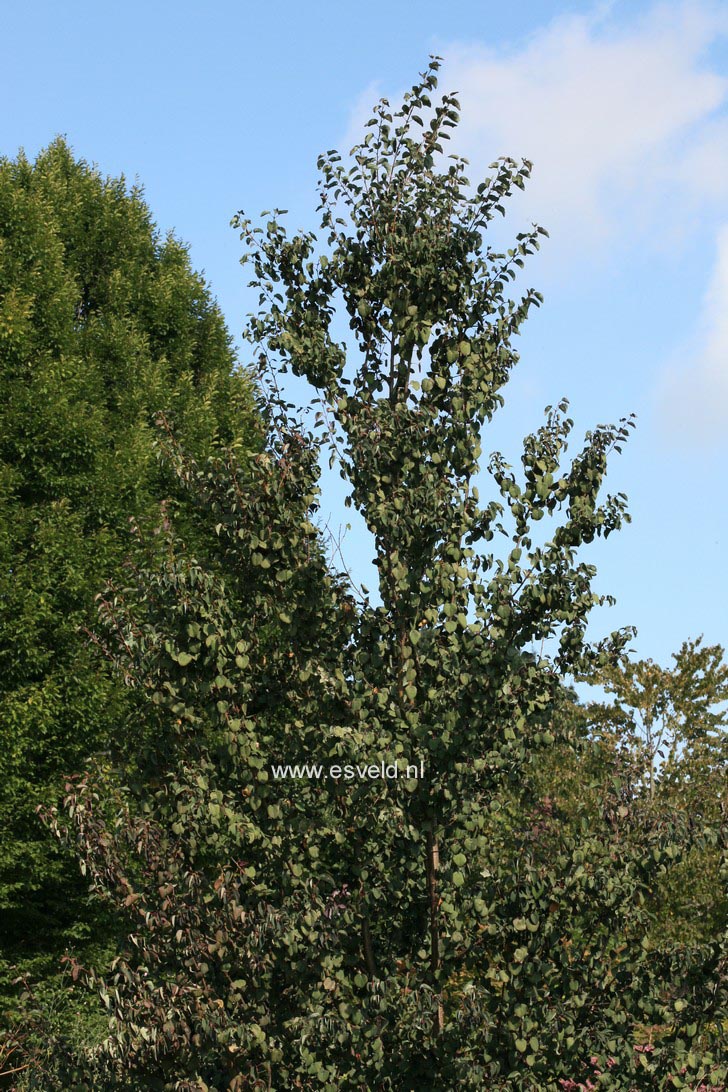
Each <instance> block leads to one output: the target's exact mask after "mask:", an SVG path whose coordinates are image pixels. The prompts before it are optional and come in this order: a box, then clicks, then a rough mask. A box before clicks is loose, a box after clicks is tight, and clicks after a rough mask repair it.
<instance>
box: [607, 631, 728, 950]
mask: <svg viewBox="0 0 728 1092" xmlns="http://www.w3.org/2000/svg"><path fill="white" fill-rule="evenodd" d="M672 658H673V660H674V661H675V664H674V667H672V668H664V667H660V665H659V664H655V663H654V662H653V661H651V660H636V661H635V660H631V659H629V658H625V659H624V660H623V661H622V662H621V663H619V664H616V665H611V666H609V667H607V668H605V669H602V670H601V671H599V672H597V673H596V675H595V676H594V678H593V679H592V680H591V681H593V682H596V683H599V684H601V685H602V686H603V687H604V689H605V690H606V691H607V693H608V694H611V695H614V699H613V701H612V702H609V703H608V702H591V703H590V704H589V709H588V714H587V715H588V718H589V720H590V721H591V723H592V724H593V725H594V727H595V729H597V730H598V731H600V732H601V733H602V734H607V733H611V734H613V735H614V736H618V737H619V738H621V739H622V740H624V741H625V742H626V743H627V745H628V746H629V748H630V750H631V751H632V753H634V754H635V756H639V757H638V759H637V760H638V762H639V763H640V765H641V768H642V775H641V776H642V781H643V783H644V784H645V786H646V790H647V793H648V795H649V797H650V799H651V800H652V802H653V804H654V806H655V808H657V809H660V808H664V807H668V808H670V807H672V808H678V809H680V810H682V811H684V812H685V813H686V815H687V816H689V818H690V822H691V823H693V824H708V825H711V826H713V827H714V828H720V827H721V826H723V825H724V824H725V816H726V802H727V801H726V783H725V770H726V767H727V765H728V749H727V748H728V734H727V733H726V731H725V724H726V709H725V703H726V701H727V700H728V664H726V663H725V662H724V651H723V648H722V647H721V646H720V645H709V646H704V645H703V644H702V639H701V638H698V639H697V640H694V641H685V642H684V643H683V645H682V647H681V648H680V650H679V651H678V652H676V653H674V654H673V657H672ZM724 868H725V857H724V855H723V854H722V853H721V851H720V847H719V846H718V845H712V846H710V845H703V846H695V847H694V848H693V849H692V850H691V851H690V852H689V853H688V854H687V855H686V857H685V858H684V860H683V861H682V862H681V864H680V865H679V866H676V867H675V868H673V869H671V870H670V872H669V874H668V875H666V876H665V877H664V880H663V882H662V883H661V884H659V885H658V888H657V890H656V892H655V898H656V902H657V905H658V907H659V926H658V929H657V930H656V934H655V935H656V938H657V937H662V938H665V939H668V940H671V941H673V942H684V941H685V940H686V939H687V938H688V937H690V938H692V939H693V940H694V941H707V940H708V939H709V938H711V937H715V936H718V935H719V934H720V932H721V929H723V928H725V923H726V921H727V920H728V897H727V895H726V885H725V874H724Z"/></svg>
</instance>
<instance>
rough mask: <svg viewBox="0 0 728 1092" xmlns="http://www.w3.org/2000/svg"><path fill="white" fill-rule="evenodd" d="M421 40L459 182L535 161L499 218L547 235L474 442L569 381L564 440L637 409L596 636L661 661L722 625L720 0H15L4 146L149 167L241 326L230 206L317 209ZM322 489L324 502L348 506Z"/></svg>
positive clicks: (529, 420) (0, 81) (724, 301)
mask: <svg viewBox="0 0 728 1092" xmlns="http://www.w3.org/2000/svg"><path fill="white" fill-rule="evenodd" d="M432 52H435V53H438V54H440V55H442V56H443V57H444V60H445V64H444V68H443V72H442V78H441V87H442V88H443V89H447V90H450V89H452V90H456V91H458V92H460V98H461V103H462V107H463V121H462V125H461V128H460V131H459V136H458V147H457V150H458V151H460V152H462V153H463V154H465V155H466V156H468V158H469V159H470V160H471V164H472V171H471V177H472V178H474V179H475V180H477V176H478V175H479V174H482V173H484V172H485V168H486V167H487V164H488V163H489V162H490V161H491V160H492V159H493V158H495V157H496V156H498V155H504V154H509V155H513V156H521V155H524V156H527V157H528V158H530V159H532V160H533V161H534V176H533V180H532V184H531V186H530V187H529V189H528V191H527V192H526V194H525V195H519V196H518V198H517V199H516V200H514V201H513V202H512V203H511V207H510V210H509V214H508V218H507V221H506V224H507V227H508V229H509V230H511V231H512V233H513V234H515V233H516V232H517V231H519V230H521V229H522V228H523V227H524V226H527V225H528V224H529V223H530V222H531V221H533V220H536V221H538V222H539V223H541V224H543V225H544V226H545V227H547V228H548V229H549V231H550V233H551V239H550V240H549V241H548V242H547V243H546V245H545V248H544V250H543V251H542V252H541V254H540V255H539V256H538V257H537V259H535V260H534V261H533V262H532V263H531V265H530V267H529V269H528V270H527V272H526V274H525V276H524V281H523V284H524V286H525V283H526V282H527V283H528V284H533V285H534V286H535V287H537V288H539V289H540V290H541V291H543V293H544V295H545V303H544V306H543V308H542V309H541V310H540V311H539V312H538V313H536V314H535V315H534V316H533V317H532V318H531V320H530V321H529V325H528V329H527V331H526V332H525V333H524V335H523V337H522V338H521V345H520V350H521V354H522V360H521V363H520V365H519V366H518V369H517V370H516V372H515V373H514V376H513V379H512V381H511V384H510V385H509V388H508V390H507V392H506V403H507V404H506V408H505V410H504V411H503V413H502V416H501V417H500V419H499V420H497V421H496V422H495V423H494V425H493V428H492V430H490V433H489V434H488V435H486V436H485V438H484V447H485V449H486V451H489V450H491V449H492V448H494V447H499V448H502V449H503V450H504V451H506V452H507V453H509V454H510V455H511V456H512V457H513V459H514V460H515V459H517V457H518V444H519V441H520V438H521V437H522V436H523V435H524V434H525V433H526V432H528V431H530V430H532V429H533V428H535V427H537V426H538V425H539V424H540V422H541V419H542V411H543V408H544V406H545V405H547V404H549V403H555V402H557V401H558V400H559V399H560V398H561V397H562V396H563V395H566V396H567V397H569V398H570V400H571V410H572V416H574V418H575V420H576V426H577V427H576V434H577V440H578V438H579V436H578V434H580V433H583V431H584V430H585V429H586V428H589V427H590V426H592V425H594V424H596V423H599V422H602V421H610V420H613V419H615V418H618V417H620V416H623V415H625V414H628V413H630V412H635V413H636V414H637V417H638V428H637V431H636V433H635V434H634V436H633V439H632V440H631V441H630V443H629V445H628V446H627V448H626V449H625V451H624V454H623V455H622V456H621V457H620V458H618V459H616V460H615V461H614V463H613V464H612V469H611V472H610V475H609V479H608V483H609V487H610V488H611V490H612V491H615V492H616V491H624V492H626V493H627V494H628V495H629V498H630V508H631V511H632V516H633V523H632V524H631V525H630V526H629V527H627V528H626V529H625V530H624V531H623V532H621V533H620V534H619V535H618V536H613V537H611V538H610V539H609V540H608V542H606V543H604V544H598V545H597V547H596V548H595V549H593V550H591V551H589V552H588V553H585V555H584V556H585V559H593V560H594V561H595V563H596V564H597V565H598V568H599V575H598V578H597V583H596V588H597V590H599V591H609V592H612V593H613V594H615V595H616V596H617V600H618V604H617V606H616V607H614V608H612V609H611V610H609V611H608V612H603V613H600V615H599V617H598V618H597V619H596V623H597V624H596V625H595V627H594V632H595V635H596V634H597V632H603V631H604V630H606V629H611V628H616V627H617V626H621V625H626V624H635V625H636V626H637V627H638V629H639V635H638V638H637V640H636V641H635V642H634V647H635V648H636V650H637V651H638V653H639V654H640V655H641V656H650V657H652V658H654V659H656V660H658V661H661V662H666V661H667V660H668V659H669V655H670V653H671V652H673V651H676V650H677V648H678V647H679V645H680V644H681V642H682V641H683V640H684V639H686V638H688V637H692V636H697V635H698V634H700V633H704V634H705V638H706V640H707V641H709V642H711V643H714V642H720V643H721V644H723V645H726V644H728V609H727V608H728V591H727V587H728V581H727V580H726V575H725V561H724V551H725V550H726V548H727V547H728V535H727V534H726V531H727V524H728V516H727V515H726V493H727V490H726V484H725V472H726V471H725V465H726V456H727V455H728V429H727V428H726V426H725V422H726V421H727V420H728V7H726V5H724V4H712V3H709V2H702V0H694V2H689V3H676V2H667V3H662V4H657V5H654V4H649V3H641V2H619V0H615V2H612V3H599V4H595V3H582V2H574V3H570V4H567V3H552V2H546V0H541V2H526V0H521V2H519V3H518V4H503V3H501V2H499V3H494V2H490V0H466V2H451V3H450V4H448V5H445V4H442V3H441V2H437V3H435V2H431V0H421V2H420V3H418V4H417V5H413V4H409V3H407V4H405V3H404V2H401V0H388V2H387V3H384V2H382V0H370V2H369V3H367V4H366V5H349V4H345V3H341V2H340V0H339V2H337V3H334V2H326V3H317V2H316V0H312V2H310V3H309V4H307V5H300V4H294V3H292V2H289V0H282V2H278V3H269V4H267V5H264V4H260V3H257V4H250V3H244V2H238V3H233V2H231V0H225V2H217V0H208V2H207V3H206V4H204V5H203V4H192V3H188V2H177V3H174V4H172V3H167V2H166V0H165V2H157V3H146V4H142V3H139V2H138V0H131V2H127V3H126V4H125V5H123V6H121V5H100V4H98V3H93V4H92V3H87V2H75V0H69V2H67V3H66V4H63V5H59V4H57V3H48V2H32V0H29V2H28V3H27V4H24V5H21V4H18V3H15V4H12V5H6V7H5V11H4V14H3V33H2V36H1V37H0V87H1V94H2V102H3V104H4V110H3V112H2V115H1V116H0V153H1V154H3V155H6V156H14V155H15V154H16V153H17V150H18V148H19V147H21V146H22V147H24V148H25V150H26V152H27V153H28V154H29V155H34V154H35V153H36V152H37V151H38V150H39V149H40V148H42V147H43V146H44V145H46V144H47V143H48V142H49V141H50V140H51V139H52V138H53V137H54V136H55V135H57V134H59V133H62V134H65V135H66V136H67V138H68V140H69V141H70V143H71V144H72V146H73V148H74V149H75V151H76V153H77V154H78V155H79V156H82V157H84V158H86V159H87V160H90V161H94V162H96V163H98V165H99V167H100V168H101V169H102V170H103V171H104V172H105V173H108V174H119V173H124V174H125V175H126V176H127V177H128V178H129V179H135V178H138V180H139V181H141V182H142V183H143V185H144V187H145V191H146V197H147V200H148V202H149V204H150V206H151V209H152V211H153V214H154V216H155V218H156V220H157V222H158V224H159V225H160V227H161V228H162V229H163V230H167V229H174V230H175V232H176V233H177V235H178V236H179V237H180V238H182V239H183V240H185V241H186V242H188V243H189V244H190V250H191V255H192V260H193V263H194V264H195V266H196V267H197V268H198V269H204V271H205V274H206V276H207V277H208V279H209V280H210V282H211V284H212V287H213V290H214V291H215V293H216V295H217V297H218V299H219V301H220V303H221V306H222V308H223V311H224V313H225V315H226V318H227V321H228V324H229V326H230V329H231V331H232V332H233V334H234V335H235V336H236V337H237V335H238V334H239V332H240V330H241V329H242V326H243V323H244V316H245V313H246V311H247V310H249V309H250V307H251V306H252V300H251V297H250V295H249V293H247V292H246V288H245V283H246V279H247V278H246V274H245V272H244V271H243V270H241V269H240V267H239V264H238V259H239V257H240V254H241V245H240V243H239V240H238V239H237V236H236V233H235V232H234V231H233V230H232V229H231V228H230V227H229V221H230V218H231V216H232V215H233V214H234V213H235V212H236V211H237V210H238V209H241V208H243V209H245V210H246V212H247V213H249V214H251V215H255V214H257V213H258V212H259V211H260V210H262V209H264V208H271V207H273V206H276V207H282V208H287V209H289V210H290V219H291V221H292V223H293V224H294V225H296V226H303V227H314V226H315V217H314V207H315V190H314V187H315V162H316V156H317V155H318V153H319V152H320V151H323V150H325V149H327V148H332V147H342V148H344V149H346V148H348V147H349V146H350V145H351V143H352V142H353V140H354V139H355V138H356V137H357V135H358V132H359V131H360V130H359V126H360V125H361V123H362V121H363V120H365V119H366V116H367V112H368V109H369V107H370V106H371V104H372V103H373V102H374V101H375V99H376V98H377V97H378V96H380V95H387V96H388V97H390V98H392V99H394V98H396V97H397V96H398V94H400V93H401V92H402V91H403V90H404V89H406V87H407V86H408V85H409V84H411V83H412V82H413V80H414V79H415V77H416V75H417V73H418V72H419V71H421V70H422V68H423V67H424V66H425V64H426V62H427V57H428V55H429V54H430V53H432ZM243 359H244V351H243ZM577 440H575V446H576V443H577ZM331 484H332V483H331V482H330V480H329V479H327V480H326V482H325V485H326V488H327V490H328V487H329V486H330V485H331ZM329 496H330V499H327V497H326V496H325V498H324V508H325V509H327V510H328V509H330V510H331V513H332V520H333V522H334V523H335V524H336V523H338V521H339V520H344V519H346V518H349V517H347V516H344V515H342V514H341V513H340V509H339V497H338V495H337V491H336V489H332V490H331V493H330V494H329ZM370 552H371V551H370V549H369V545H368V543H367V542H366V541H365V539H364V538H363V537H362V535H361V533H360V531H359V529H358V528H357V527H356V525H355V527H354V530H352V531H351V532H350V533H349V534H348V535H347V537H346V539H345V553H346V554H347V556H348V558H349V560H350V563H351V565H352V568H353V569H354V571H355V572H356V573H357V574H358V575H360V576H363V578H364V579H365V580H366V577H367V559H368V557H369V554H370Z"/></svg>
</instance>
